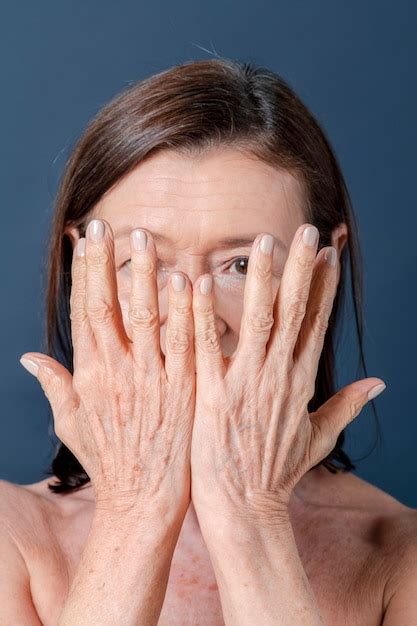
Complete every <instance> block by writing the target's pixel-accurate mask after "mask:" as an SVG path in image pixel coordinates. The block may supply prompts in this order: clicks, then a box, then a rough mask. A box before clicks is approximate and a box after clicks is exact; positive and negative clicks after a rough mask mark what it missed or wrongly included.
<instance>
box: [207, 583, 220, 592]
mask: <svg viewBox="0 0 417 626" xmlns="http://www.w3.org/2000/svg"><path fill="white" fill-rule="evenodd" d="M218 588H219V587H218V585H217V584H216V583H213V584H211V585H209V586H208V590H209V591H217V590H218Z"/></svg>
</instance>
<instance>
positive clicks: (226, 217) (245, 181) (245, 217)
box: [67, 148, 346, 356]
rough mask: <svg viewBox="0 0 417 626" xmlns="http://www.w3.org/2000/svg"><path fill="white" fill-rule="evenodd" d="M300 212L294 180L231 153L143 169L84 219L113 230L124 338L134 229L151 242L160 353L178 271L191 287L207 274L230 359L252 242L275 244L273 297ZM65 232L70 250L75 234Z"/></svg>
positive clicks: (166, 156)
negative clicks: (268, 238)
mask: <svg viewBox="0 0 417 626" xmlns="http://www.w3.org/2000/svg"><path fill="white" fill-rule="evenodd" d="M302 206H303V195H302V188H301V185H300V184H299V182H298V180H297V179H296V178H295V177H293V176H292V175H291V174H289V173H288V172H286V171H278V170H277V169H276V168H274V167H271V166H269V165H267V164H265V163H263V162H261V161H260V160H258V159H256V158H255V157H253V156H251V155H247V154H243V153H241V152H239V151H237V150H232V149H226V148H225V149H216V150H212V151H210V152H206V153H204V155H203V156H201V157H199V158H195V157H194V158H189V157H185V156H182V155H180V154H178V153H176V152H174V151H169V150H166V151H163V152H162V151H161V152H159V153H158V154H155V155H153V156H151V157H149V158H148V159H147V160H146V161H144V162H143V163H141V164H140V165H139V166H138V167H136V168H135V169H134V170H133V171H132V172H131V173H129V174H128V175H126V176H125V177H124V178H123V179H121V180H120V181H118V183H116V185H115V186H113V187H112V188H111V189H110V190H109V191H108V192H107V193H106V194H104V196H103V197H102V198H101V199H100V201H99V202H98V203H97V204H96V206H95V207H94V209H93V210H92V212H91V213H90V215H89V219H92V218H93V217H100V218H103V219H105V220H107V221H108V222H109V223H110V225H111V228H112V231H113V235H114V241H115V262H116V270H117V286H118V297H119V302H120V306H121V309H122V313H123V322H124V326H125V329H126V333H127V335H128V337H129V338H131V332H130V324H129V319H128V307H129V292H130V263H129V258H130V243H129V235H130V232H131V231H132V230H133V229H134V228H140V227H144V228H146V229H147V230H149V231H150V232H151V234H152V235H153V237H154V239H155V243H156V249H157V254H158V270H157V280H158V291H159V311H160V323H161V349H162V352H163V353H164V354H165V331H166V323H167V315H168V294H167V280H168V277H169V275H170V274H171V272H173V271H174V270H180V271H183V272H185V273H186V274H187V275H188V276H189V278H190V280H191V281H192V282H194V281H195V280H196V279H197V278H198V277H199V276H200V275H201V274H204V273H207V272H210V273H211V274H212V275H213V280H214V282H213V291H214V299H215V312H216V322H217V327H218V330H219V334H220V337H221V345H222V349H223V354H224V356H230V355H231V354H232V353H233V352H234V350H235V348H236V346H237V343H238V338H239V329H240V322H241V317H242V312H243V292H244V288H245V280H246V279H245V275H246V271H247V262H248V257H249V254H250V251H251V247H252V243H253V240H254V239H255V237H256V235H257V234H258V233H261V232H267V233H271V234H272V235H274V237H275V239H276V250H275V253H274V270H273V271H274V273H273V293H274V295H275V294H276V292H277V289H278V287H279V283H280V279H281V275H282V273H283V269H284V264H285V261H286V258H287V256H288V252H289V247H290V244H291V241H292V239H293V236H294V234H295V231H296V229H297V228H298V226H300V225H301V224H302V223H304V222H306V220H305V218H304V215H303V212H302ZM67 230H68V231H69V232H70V235H71V236H72V239H73V245H75V243H76V242H77V240H78V231H76V229H74V228H71V229H67ZM342 230H343V232H342V231H340V230H338V232H337V233H336V232H335V233H334V241H333V245H335V247H336V250H338V252H339V253H340V250H341V247H342V245H341V244H340V239H344V234H343V233H345V232H346V231H345V229H342ZM240 239H241V240H242V241H237V240H240ZM339 248H340V249H339Z"/></svg>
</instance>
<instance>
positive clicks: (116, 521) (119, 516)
mask: <svg viewBox="0 0 417 626" xmlns="http://www.w3.org/2000/svg"><path fill="white" fill-rule="evenodd" d="M187 508H188V507H187ZM187 508H185V507H184V506H181V507H179V506H175V503H173V502H172V501H170V500H165V499H159V500H154V501H152V502H147V503H146V506H145V503H144V502H143V501H141V500H139V499H138V498H136V500H135V501H133V500H130V499H129V498H119V497H118V498H117V499H114V498H106V499H104V498H99V499H98V500H96V501H95V506H94V514H93V525H95V526H97V527H99V526H100V525H103V526H111V527H115V528H118V527H120V528H121V529H123V531H124V532H126V531H128V530H129V528H131V527H132V528H134V529H135V531H136V532H138V530H140V532H143V533H145V532H146V533H148V531H149V532H152V533H153V534H154V533H157V534H166V533H176V532H177V533H179V531H180V530H181V526H182V523H183V521H184V517H185V514H186V511H187Z"/></svg>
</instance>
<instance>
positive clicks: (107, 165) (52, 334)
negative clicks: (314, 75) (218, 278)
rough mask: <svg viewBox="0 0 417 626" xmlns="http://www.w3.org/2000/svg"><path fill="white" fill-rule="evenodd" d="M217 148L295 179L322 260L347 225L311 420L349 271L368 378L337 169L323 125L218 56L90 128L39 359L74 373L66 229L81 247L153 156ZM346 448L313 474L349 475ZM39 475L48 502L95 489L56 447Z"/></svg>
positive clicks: (69, 167)
mask: <svg viewBox="0 0 417 626" xmlns="http://www.w3.org/2000/svg"><path fill="white" fill-rule="evenodd" d="M215 147H231V148H235V149H237V150H241V151H244V152H245V153H247V154H250V155H254V156H255V157H257V158H259V159H260V160H262V161H263V162H266V163H268V164H269V165H272V166H275V167H277V168H279V169H281V170H282V169H284V170H287V171H291V172H292V173H294V174H295V175H296V176H297V179H298V180H299V181H300V183H301V185H302V189H303V195H304V201H305V206H304V213H305V219H306V221H308V222H309V223H312V224H314V225H315V226H317V228H318V230H319V233H320V239H319V246H318V249H319V250H320V249H321V248H322V247H324V246H328V245H331V233H332V231H333V229H334V228H335V227H336V226H337V225H339V224H340V223H342V222H344V223H345V224H346V225H347V228H348V237H347V241H346V245H345V246H344V247H343V249H342V252H341V257H340V278H339V283H338V287H337V291H336V295H335V298H334V301H333V307H332V311H331V314H330V318H329V323H328V328H327V331H326V335H325V338H324V344H323V349H322V353H321V356H320V360H319V365H318V371H317V376H316V381H315V392H314V396H313V397H312V398H311V400H310V401H309V404H308V410H309V411H310V412H312V411H315V410H317V409H318V408H319V407H320V406H321V405H322V404H323V403H324V402H325V401H326V400H328V399H329V398H330V397H331V396H333V395H334V394H335V392H336V389H335V380H334V378H335V347H336V345H335V342H336V335H337V333H338V330H339V328H340V326H341V319H342V317H343V316H342V314H343V311H344V303H345V300H346V284H347V280H348V279H347V270H348V269H350V286H351V290H352V295H353V306H354V315H355V322H356V324H355V326H356V331H357V335H358V342H359V353H360V354H359V368H358V371H359V369H360V367H362V369H363V371H364V373H365V376H367V372H366V364H365V358H364V353H363V273H362V266H363V260H362V254H361V249H360V243H359V235H358V228H357V224H356V221H355V216H354V213H353V210H352V203H351V199H350V196H349V192H348V189H347V186H346V183H345V180H344V178H343V175H342V172H341V169H340V166H339V164H338V161H337V158H336V156H335V154H334V152H333V149H332V147H331V145H330V143H329V141H328V139H327V137H326V135H325V132H324V131H323V129H322V128H321V126H320V124H319V123H318V121H317V120H316V119H315V117H314V116H313V115H312V113H311V112H310V111H309V109H308V108H307V107H306V105H305V104H303V102H302V101H301V100H300V98H299V97H298V96H297V95H296V94H295V92H294V91H293V90H292V88H291V87H290V86H289V84H288V83H287V82H286V81H285V80H284V79H283V78H281V77H280V76H279V75H277V74H276V73H274V72H273V71H272V70H270V69H267V68H265V67H260V66H258V65H257V64H256V63H254V62H242V61H236V60H231V59H227V58H220V57H218V58H213V59H209V60H200V61H190V62H187V63H184V64H181V65H176V66H173V67H171V68H169V69H167V70H164V71H161V72H159V73H157V74H153V75H151V76H150V77H147V78H145V79H143V80H141V81H139V82H136V83H134V84H130V85H129V86H128V87H126V88H125V89H124V90H123V91H122V92H121V93H119V94H118V95H117V96H116V97H114V98H113V99H112V100H111V101H110V102H109V103H108V104H106V105H105V106H104V107H103V108H102V109H101V110H100V111H99V112H98V113H97V115H96V116H95V117H94V119H93V120H92V121H91V122H90V123H89V124H88V126H87V128H86V129H85V131H84V133H83V134H82V136H81V137H80V138H79V140H78V142H77V143H76V146H75V148H74V149H73V151H72V153H71V154H70V156H69V158H68V159H67V162H66V164H65V167H64V172H63V175H62V177H61V180H60V184H59V188H58V192H57V196H56V200H55V209H54V215H53V219H52V223H51V226H50V233H49V234H48V246H47V247H46V250H47V272H46V275H47V276H46V280H47V284H46V326H45V334H44V338H43V341H44V343H46V348H45V349H44V352H45V353H47V354H48V355H49V356H51V357H53V358H54V359H56V360H58V361H59V362H61V363H62V364H63V365H64V366H65V367H66V368H67V369H68V371H69V372H71V374H72V373H73V347H72V341H71V325H70V308H69V303H70V292H71V263H72V252H73V251H72V242H71V240H70V237H69V235H68V233H66V232H65V229H66V228H67V227H68V226H70V225H71V226H76V227H78V229H79V231H80V236H84V235H85V229H86V226H87V223H88V221H89V213H90V212H91V211H92V209H93V208H94V206H95V204H96V203H97V202H98V201H99V200H100V198H101V197H102V196H103V194H104V193H105V192H107V191H108V190H109V189H110V188H111V187H112V186H113V185H114V184H115V183H116V182H117V181H119V180H120V179H121V178H122V177H123V176H125V175H126V174H128V173H129V172H130V171H131V170H132V169H133V168H135V167H136V166H138V165H139V164H140V163H141V162H142V161H143V160H144V159H146V158H147V157H148V156H150V155H152V154H155V153H156V152H157V151H159V150H163V149H169V150H174V151H176V152H178V153H182V154H185V155H188V156H197V155H199V154H201V153H203V152H204V151H205V150H209V149H211V148H215ZM372 407H373V411H374V416H375V417H376V412H375V406H374V405H373V404H372ZM51 415H52V414H51ZM52 418H53V416H52ZM52 422H53V419H52ZM377 423H378V421H377ZM51 426H52V423H51V424H50V435H51V434H52V429H51ZM378 434H379V433H378ZM344 441H345V432H344V430H343V431H342V432H341V433H340V434H339V436H338V438H337V442H336V444H335V447H334V449H333V450H332V451H331V452H330V454H328V455H327V456H326V457H325V458H324V459H322V461H320V463H318V464H317V465H315V466H314V467H318V466H319V465H323V466H324V467H326V468H327V469H328V470H329V471H330V472H332V473H336V472H338V471H344V472H348V471H351V470H354V469H355V465H354V464H353V463H352V461H351V460H350V458H349V456H348V455H347V453H346V452H345V451H344V450H343V444H344ZM311 469H313V468H311ZM44 473H46V474H47V475H49V476H51V475H52V476H55V477H56V478H58V481H59V482H58V483H54V484H51V483H48V487H49V489H50V490H51V491H53V492H54V493H61V494H64V493H68V492H71V491H74V490H76V489H79V488H81V487H82V486H83V485H85V484H86V483H88V482H89V481H90V478H89V476H88V475H87V473H86V472H85V470H84V469H83V467H82V466H81V464H80V463H79V461H78V460H77V458H76V457H75V456H74V455H73V454H72V452H71V451H70V450H69V449H68V448H67V447H66V446H65V444H63V443H62V442H58V444H57V446H56V448H55V455H54V458H53V460H52V462H51V463H50V464H49V466H48V468H47V469H46V472H44Z"/></svg>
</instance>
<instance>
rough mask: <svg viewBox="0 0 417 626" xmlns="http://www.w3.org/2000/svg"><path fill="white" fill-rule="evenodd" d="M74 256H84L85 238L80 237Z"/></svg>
mask: <svg viewBox="0 0 417 626" xmlns="http://www.w3.org/2000/svg"><path fill="white" fill-rule="evenodd" d="M75 254H76V255H77V256H85V237H81V239H79V240H78V241H77V245H76V246H75Z"/></svg>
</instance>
